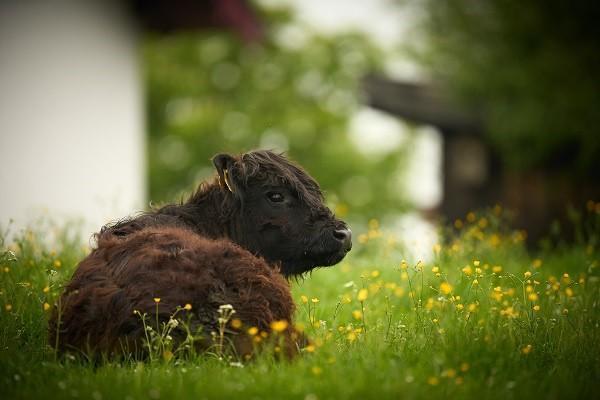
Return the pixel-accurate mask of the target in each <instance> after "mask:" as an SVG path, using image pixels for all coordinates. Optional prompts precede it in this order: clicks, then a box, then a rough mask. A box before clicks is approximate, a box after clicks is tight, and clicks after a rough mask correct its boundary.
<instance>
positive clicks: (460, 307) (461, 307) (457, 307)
mask: <svg viewBox="0 0 600 400" xmlns="http://www.w3.org/2000/svg"><path fill="white" fill-rule="evenodd" d="M463 308H465V306H463V305H462V304H460V303H459V304H457V305H456V309H457V310H459V311H460V310H462V309H463Z"/></svg>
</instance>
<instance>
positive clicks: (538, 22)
mask: <svg viewBox="0 0 600 400" xmlns="http://www.w3.org/2000/svg"><path fill="white" fill-rule="evenodd" d="M423 4H424V15H425V18H424V24H423V28H424V29H423V31H424V33H425V36H426V46H425V47H426V51H425V52H423V53H422V56H423V61H424V62H425V65H427V66H428V67H429V68H430V70H431V71H433V74H434V75H435V76H436V78H437V79H439V80H440V81H441V82H442V83H443V84H445V85H447V86H449V87H450V88H451V89H452V90H453V91H454V93H455V94H457V95H458V96H459V97H460V98H461V100H463V101H464V102H466V103H468V104H470V105H471V106H474V107H475V108H477V109H480V110H481V111H483V112H484V115H485V118H486V123H487V127H488V130H489V133H490V138H491V140H492V142H493V143H494V145H495V146H496V148H497V149H498V150H499V151H500V153H501V155H502V157H503V159H504V160H505V161H506V163H507V164H508V165H509V166H512V167H515V168H532V167H539V166H542V167H543V166H546V167H548V166H550V167H560V168H561V169H564V170H567V171H570V172H574V173H578V174H585V173H593V171H594V170H595V171H598V169H599V168H600V164H599V161H598V160H600V86H599V84H600V41H599V40H598V37H600V30H599V29H598V23H597V21H598V7H595V6H592V3H591V2H587V1H582V2H564V1H561V0H551V1H541V2H540V1H535V0H528V1H520V2H514V1H505V0H493V1H484V2H473V1H466V0H449V1H435V0H429V1H426V2H424V3H423Z"/></svg>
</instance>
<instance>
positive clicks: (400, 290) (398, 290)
mask: <svg viewBox="0 0 600 400" xmlns="http://www.w3.org/2000/svg"><path fill="white" fill-rule="evenodd" d="M394 296H396V297H402V296H404V288H401V287H397V288H396V289H394Z"/></svg>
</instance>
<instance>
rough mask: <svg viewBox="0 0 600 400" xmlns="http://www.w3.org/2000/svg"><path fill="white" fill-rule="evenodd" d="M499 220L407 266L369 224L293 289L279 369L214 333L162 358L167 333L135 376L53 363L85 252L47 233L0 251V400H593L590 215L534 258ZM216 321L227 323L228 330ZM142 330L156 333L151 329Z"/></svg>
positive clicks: (122, 368)
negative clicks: (68, 286) (56, 309)
mask: <svg viewBox="0 0 600 400" xmlns="http://www.w3.org/2000/svg"><path fill="white" fill-rule="evenodd" d="M502 215H503V212H502V211H501V210H500V209H498V208H497V209H495V210H494V212H492V213H489V214H470V215H468V216H467V218H466V220H465V222H464V223H463V225H459V226H458V228H452V229H447V230H446V231H445V232H446V233H445V234H444V241H443V243H445V244H443V245H439V246H435V248H434V254H435V256H434V258H433V259H432V260H431V261H429V262H417V263H407V262H404V261H402V254H403V253H404V250H403V247H402V246H400V245H399V244H398V243H397V242H395V241H394V240H391V239H392V238H391V237H390V235H389V234H388V233H387V232H385V231H381V230H379V228H378V227H377V225H376V224H371V227H370V231H369V232H367V233H365V234H364V236H361V238H360V240H359V243H357V245H356V249H355V250H356V251H353V252H352V253H351V254H350V256H349V258H348V259H346V260H345V261H343V262H342V263H341V264H340V265H338V266H336V267H332V268H328V269H323V270H319V271H316V272H315V273H314V274H313V275H312V276H311V277H307V278H306V280H303V281H300V282H292V285H293V287H294V290H293V292H294V299H295V300H296V302H297V305H298V309H297V312H296V320H297V322H298V323H300V324H302V326H303V328H304V331H305V333H306V334H307V335H308V336H309V337H310V338H311V339H312V340H313V344H312V345H311V346H308V347H307V348H305V349H304V351H303V354H302V355H301V356H300V357H299V358H298V359H296V360H294V361H292V362H286V361H282V360H279V361H276V360H275V359H274V358H273V356H272V355H271V354H268V353H266V354H263V355H262V356H259V357H258V358H257V359H255V360H253V361H250V362H244V363H240V362H235V361H234V360H231V359H227V358H226V357H221V356H220V354H222V351H221V350H222V348H223V346H226V342H225V341H223V340H220V341H219V337H220V336H222V335H219V332H216V333H215V335H214V337H215V338H216V343H217V344H218V346H219V347H217V348H216V349H215V350H213V351H212V352H211V353H209V354H196V355H192V356H188V357H181V356H179V353H178V352H177V350H176V349H175V348H172V347H170V341H169V338H168V336H169V329H171V324H174V322H172V321H169V323H167V324H165V325H163V327H162V330H159V331H157V335H159V336H156V337H154V338H150V339H149V343H150V344H151V345H152V346H156V347H153V349H154V350H153V351H155V353H154V354H155V357H153V358H152V360H148V361H146V362H144V363H142V362H132V361H128V360H125V361H121V362H108V363H102V364H97V365H96V364H90V363H87V362H85V361H81V360H78V359H74V358H68V357H67V358H66V359H64V360H60V361H56V360H55V359H54V354H53V351H52V344H47V343H46V335H45V331H46V326H47V317H48V314H49V310H44V304H45V303H50V304H52V303H54V302H55V301H56V299H57V296H58V294H59V292H60V288H59V284H60V283H63V282H65V281H66V280H67V279H68V278H69V276H70V275H71V273H72V271H73V269H74V268H75V265H76V263H77V260H78V259H80V258H81V257H83V255H84V254H85V251H84V249H82V248H81V247H80V246H79V245H78V244H76V242H75V241H73V240H72V239H71V236H72V235H62V234H60V230H56V233H57V234H56V237H57V238H58V239H57V240H56V241H53V242H48V240H43V239H42V238H47V236H48V235H47V233H48V232H47V228H41V229H42V231H35V232H31V231H28V232H24V233H23V234H22V235H19V236H18V237H17V238H16V240H15V242H14V243H12V244H9V243H5V242H4V241H3V240H0V243H1V246H0V268H2V270H1V271H0V291H1V294H0V322H1V324H0V391H1V392H2V394H3V396H5V397H6V398H11V399H18V398H73V397H78V398H94V399H100V398H126V397H128V396H131V397H133V398H153V399H154V398H165V397H169V398H191V397H205V398H233V397H235V398H253V397H258V398H295V399H305V398H307V397H309V398H392V397H394V398H396V397H398V396H400V395H401V396H402V397H405V398H416V399H430V398H440V397H442V396H450V397H453V398H477V399H506V398H550V397H552V398H561V399H565V398H591V397H593V395H594V393H595V390H596V386H597V382H598V379H599V378H600V359H599V358H598V357H599V354H600V342H599V341H598V326H599V324H600V311H599V310H598V305H599V304H600V302H599V300H600V275H599V266H600V247H599V244H600V241H599V239H600V204H591V206H589V207H588V211H587V212H586V213H585V214H582V229H581V231H582V232H583V233H582V236H581V237H580V238H579V240H578V243H577V244H575V245H569V246H567V245H561V246H558V247H557V246H548V247H547V248H546V249H544V250H541V251H539V252H538V253H536V254H529V252H528V251H527V249H526V248H525V247H524V245H523V234H522V233H521V232H518V231H512V230H511V229H509V228H507V227H506V225H505V224H504V222H503V216H502ZM584 227H585V228H584ZM44 229H46V230H44ZM52 243H54V245H52ZM46 288H47V289H46ZM155 301H158V299H157V300H155ZM228 312H229V313H230V314H228V316H227V318H223V321H224V324H225V323H227V322H228V321H229V320H230V317H231V315H233V318H235V313H233V314H232V311H231V310H229V311H228ZM221 316H223V315H222V314H221ZM143 320H144V318H141V319H140V324H142V323H144V322H143ZM145 322H146V323H147V324H149V325H151V326H154V322H153V316H152V315H148V316H147V320H146V321H145ZM150 336H152V335H150Z"/></svg>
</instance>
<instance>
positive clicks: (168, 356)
mask: <svg viewBox="0 0 600 400" xmlns="http://www.w3.org/2000/svg"><path fill="white" fill-rule="evenodd" d="M171 358H173V353H172V352H171V351H169V350H165V351H164V352H163V359H164V360H165V361H167V362H168V361H171Z"/></svg>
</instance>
